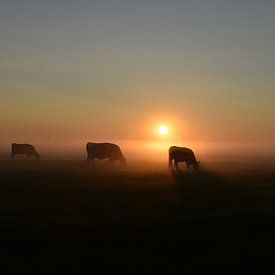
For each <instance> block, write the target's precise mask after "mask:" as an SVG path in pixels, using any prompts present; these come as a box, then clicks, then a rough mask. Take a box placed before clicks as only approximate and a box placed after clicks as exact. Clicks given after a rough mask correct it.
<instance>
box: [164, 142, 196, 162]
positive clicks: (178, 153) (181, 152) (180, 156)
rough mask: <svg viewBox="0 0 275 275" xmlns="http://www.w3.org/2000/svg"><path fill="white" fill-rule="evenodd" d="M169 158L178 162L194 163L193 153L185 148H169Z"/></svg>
mask: <svg viewBox="0 0 275 275" xmlns="http://www.w3.org/2000/svg"><path fill="white" fill-rule="evenodd" d="M169 157H170V158H173V159H175V160H178V161H188V162H195V161H196V158H195V154H194V152H193V151H192V150H191V149H189V148H186V147H177V146H171V147H170V148H169Z"/></svg>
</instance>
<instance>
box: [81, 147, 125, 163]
mask: <svg viewBox="0 0 275 275" xmlns="http://www.w3.org/2000/svg"><path fill="white" fill-rule="evenodd" d="M86 150H87V162H88V163H90V162H91V163H94V160H95V159H109V163H114V162H115V161H117V160H118V161H120V163H121V164H126V158H125V157H124V156H123V154H122V152H121V150H120V147H119V146H118V145H117V144H113V143H93V142H88V143H87V144H86Z"/></svg>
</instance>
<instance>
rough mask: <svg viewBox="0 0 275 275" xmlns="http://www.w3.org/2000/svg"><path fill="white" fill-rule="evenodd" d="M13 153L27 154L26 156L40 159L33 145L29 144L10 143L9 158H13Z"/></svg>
mask: <svg viewBox="0 0 275 275" xmlns="http://www.w3.org/2000/svg"><path fill="white" fill-rule="evenodd" d="M15 155H27V157H28V158H29V157H31V156H33V157H35V159H36V160H39V159H40V156H39V154H38V153H37V152H36V150H35V148H34V146H33V145H30V144H17V143H13V144H12V145H11V158H12V159H14V157H15Z"/></svg>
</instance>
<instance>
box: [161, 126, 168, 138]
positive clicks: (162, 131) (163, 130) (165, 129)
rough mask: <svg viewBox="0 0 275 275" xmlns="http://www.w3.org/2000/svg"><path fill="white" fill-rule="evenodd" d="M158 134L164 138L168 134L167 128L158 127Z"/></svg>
mask: <svg viewBox="0 0 275 275" xmlns="http://www.w3.org/2000/svg"><path fill="white" fill-rule="evenodd" d="M159 134H160V135H161V136H166V135H167V134H168V127H167V126H165V125H161V126H160V127H159Z"/></svg>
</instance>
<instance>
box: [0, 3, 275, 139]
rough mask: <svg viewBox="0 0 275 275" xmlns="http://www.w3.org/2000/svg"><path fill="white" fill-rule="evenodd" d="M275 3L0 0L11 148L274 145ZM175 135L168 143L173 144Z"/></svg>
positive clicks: (0, 112) (1, 64)
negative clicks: (98, 143) (50, 143)
mask: <svg viewBox="0 0 275 275" xmlns="http://www.w3.org/2000/svg"><path fill="white" fill-rule="evenodd" d="M274 14H275V2H274V1H273V0H262V1H258V0H257V1H255V0H250V1H247V0H246V1H244V0H238V1H236V0H230V1H229V0H228V1H225V0H216V1H214V0H201V1H199V0H192V1H191V0H190V1H184V0H181V1H179V0H171V1H164V0H159V1H157V0H147V1H144V0H140V1H130V0H128V1H126V0H125V1H122V0H121V1H120V0H117V1H107V0H106V1H92V0H90V1H88V0H86V1H85V0H75V1H72V0H66V1H65V0H55V1H51V0H47V1H41V0H35V1H28V0H21V1H19V0H18V1H16V0H7V1H6V0H1V9H0V34H1V40H0V41H1V42H0V99H1V100H0V125H1V132H0V138H1V143H9V142H10V141H19V142H32V141H38V140H39V139H43V138H44V139H45V136H46V135H49V134H52V135H53V138H54V137H57V138H59V139H64V140H76V141H77V140H89V141H93V140H106V141H112V140H119V139H124V140H125V139H127V140H151V139H157V138H161V137H157V134H156V131H155V129H156V127H157V125H160V124H163V123H164V124H166V125H168V127H169V129H170V132H169V135H170V139H171V140H172V139H173V140H180V141H193V142H208V143H209V142H211V143H222V142H233V143H234V142H235V143H236V142H238V143H239V142H240V143H245V142H252V143H253V142H257V143H260V144H261V143H272V142H273V141H274V139H275V108H274V102H275V16H274ZM167 138H169V137H167Z"/></svg>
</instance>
